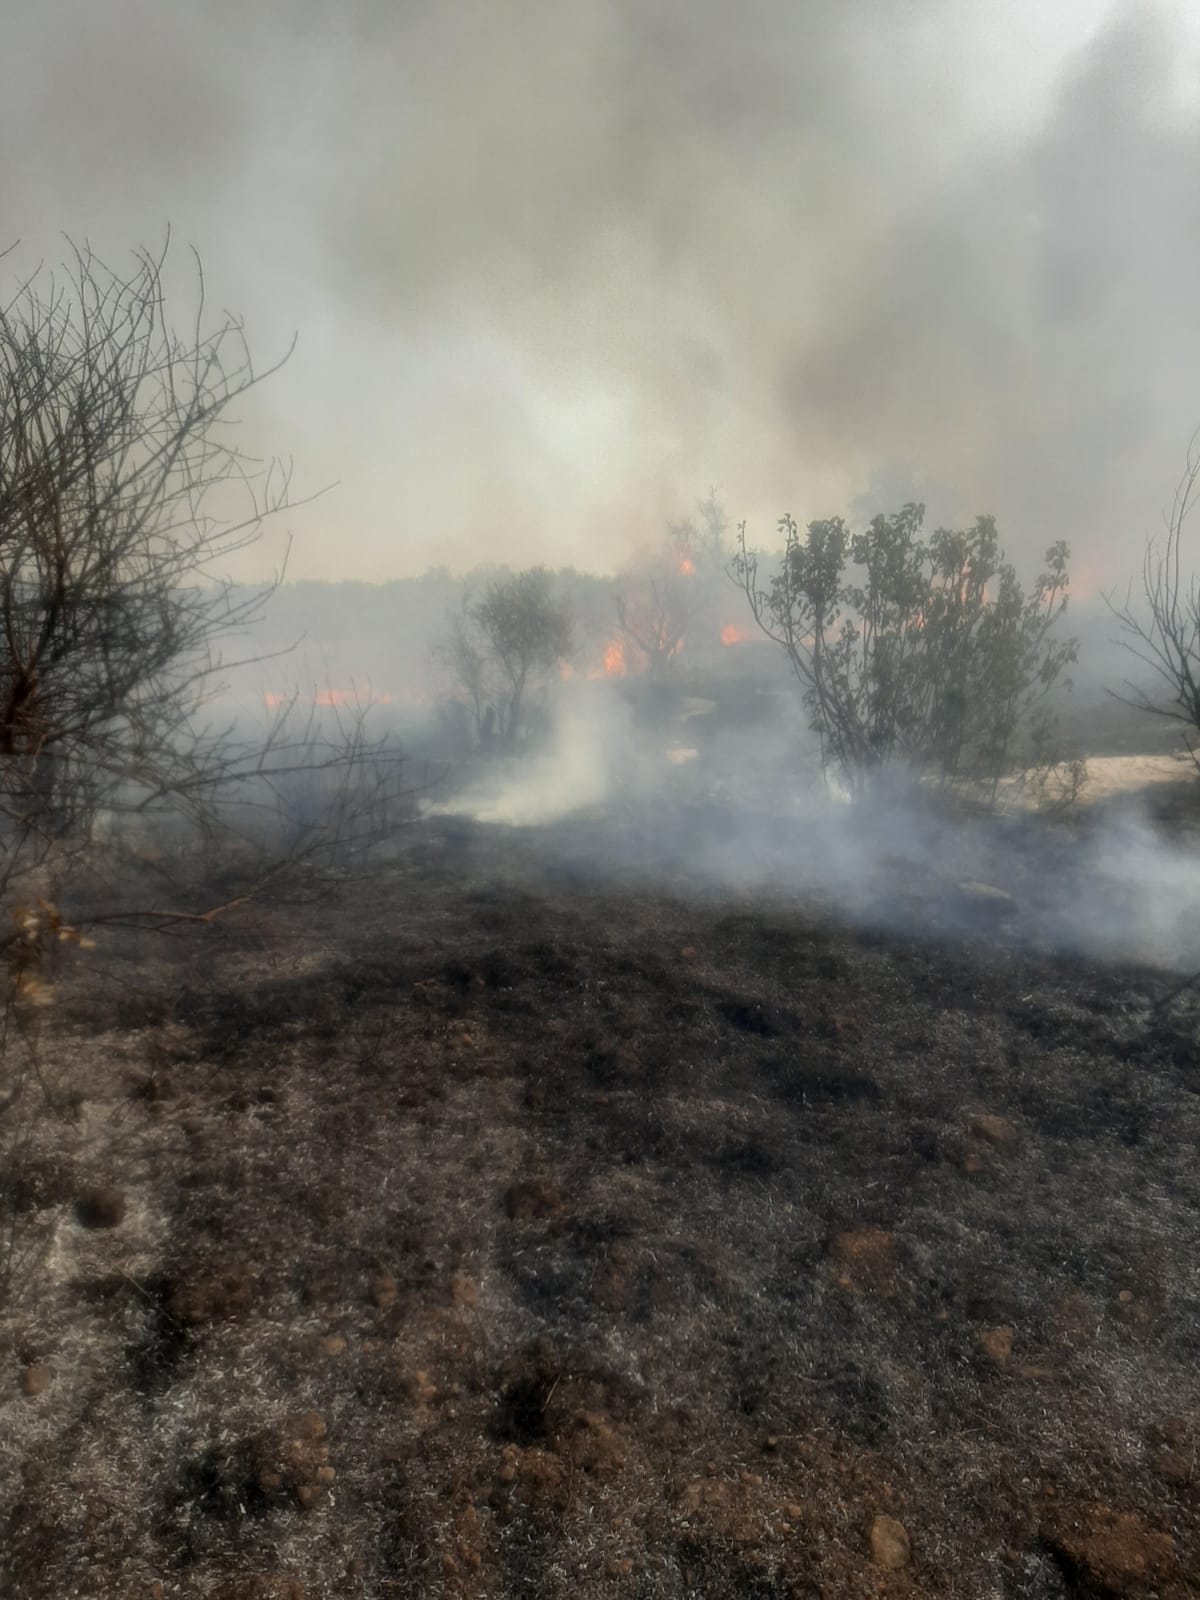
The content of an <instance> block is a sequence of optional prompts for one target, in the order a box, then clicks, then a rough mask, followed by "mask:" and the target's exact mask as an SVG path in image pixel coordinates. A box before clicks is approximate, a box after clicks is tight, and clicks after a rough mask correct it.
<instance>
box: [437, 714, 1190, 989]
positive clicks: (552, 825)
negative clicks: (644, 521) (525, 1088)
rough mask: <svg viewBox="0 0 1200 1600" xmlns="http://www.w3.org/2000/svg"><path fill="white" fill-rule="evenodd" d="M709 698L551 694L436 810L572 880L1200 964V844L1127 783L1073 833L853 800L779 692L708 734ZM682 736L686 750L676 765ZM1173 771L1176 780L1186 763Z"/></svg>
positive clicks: (904, 796)
mask: <svg viewBox="0 0 1200 1600" xmlns="http://www.w3.org/2000/svg"><path fill="white" fill-rule="evenodd" d="M716 711H717V707H716V705H715V704H714V703H713V702H698V701H685V702H682V704H678V705H676V707H675V710H674V715H673V716H669V717H658V718H655V717H653V716H645V715H643V716H637V715H635V714H634V712H633V711H632V710H631V708H630V706H629V705H628V704H627V703H626V702H625V700H624V699H623V698H622V696H621V695H620V692H619V691H617V690H615V689H614V687H613V686H612V685H607V684H594V685H586V686H581V691H580V693H579V694H578V695H576V696H565V697H564V698H563V700H562V702H560V707H559V716H558V723H557V727H556V729H555V732H554V735H553V737H552V739H551V740H550V742H549V744H548V746H547V748H546V750H545V751H544V752H543V753H542V754H541V755H540V756H537V757H533V758H531V759H527V760H515V761H512V762H510V763H503V762H502V763H498V764H494V765H492V766H491V767H490V769H485V771H484V772H483V773H482V774H481V775H478V776H476V777H475V778H474V779H473V780H472V781H470V782H469V783H468V784H467V785H466V786H465V787H463V788H461V789H460V790H459V791H458V792H456V793H453V794H451V795H449V796H446V797H443V798H441V799H440V800H438V801H437V802H436V803H433V804H429V805H427V806H426V807H425V808H424V810H425V816H426V818H427V820H428V821H430V822H432V823H434V824H436V823H437V822H438V820H439V819H445V818H458V819H462V820H464V821H469V822H470V823H473V824H478V825H483V826H487V827H494V828H500V829H501V830H503V831H504V832H505V833H506V834H507V836H508V837H509V838H510V839H512V840H514V841H516V842H517V845H518V848H520V846H521V842H522V841H523V843H524V845H525V846H527V847H528V848H529V849H531V850H533V851H534V852H535V854H536V856H537V858H538V861H539V864H540V867H541V870H543V871H544V872H548V873H553V872H555V871H564V872H568V873H570V874H571V875H572V877H573V878H574V879H575V880H576V881H589V880H590V881H592V882H595V883H597V884H601V885H604V886H611V885H612V884H614V883H617V884H624V885H626V886H628V887H631V888H634V887H636V888H638V889H645V888H647V887H653V888H656V889H659V890H667V891H670V892H673V893H681V894H685V895H708V894H712V893H717V894H720V895H722V896H728V895H732V896H733V897H735V898H738V897H743V898H745V897H748V898H750V899H752V900H753V902H754V903H755V904H756V905H759V906H763V905H768V904H770V903H771V902H773V901H778V899H779V898H780V897H785V898H791V899H795V898H800V899H801V900H802V901H804V902H805V903H807V904H809V905H810V906H814V907H816V908H819V909H821V910H822V911H824V912H827V913H829V914H831V915H832V916H834V917H836V918H840V919H842V920H844V921H849V922H853V923H856V924H859V925H865V926H871V927H877V928H887V929H890V930H891V931H893V932H897V933H900V934H902V935H906V936H917V937H920V938H922V939H924V938H929V937H933V938H935V939H936V938H943V939H946V940H951V941H961V940H963V939H968V940H972V939H975V940H983V941H986V942H987V943H989V944H996V943H999V944H1007V945H1010V946H1015V947H1017V948H1025V949H1033V950H1036V951H1039V952H1042V953H1047V954H1051V953H1052V954H1060V955H1061V954H1070V955H1075V956H1084V957H1087V958H1090V959H1097V960H1105V961H1117V962H1132V963H1145V964H1148V965H1151V966H1156V967H1160V968H1166V969H1175V970H1180V971H1194V970H1195V969H1196V968H1198V967H1200V910H1198V908H1200V855H1198V854H1197V852H1196V850H1195V845H1194V839H1189V838H1188V837H1186V835H1183V834H1181V833H1180V832H1179V831H1178V830H1176V831H1175V832H1172V831H1170V830H1167V829H1165V828H1163V827H1161V826H1158V825H1156V824H1155V823H1154V822H1153V820H1152V819H1151V816H1150V814H1149V812H1148V811H1147V809H1146V807H1145V803H1144V801H1143V800H1142V799H1140V798H1139V797H1138V796H1136V795H1133V796H1130V797H1128V798H1127V799H1126V800H1125V801H1118V802H1115V803H1106V804H1104V805H1103V806H1097V807H1096V810H1095V813H1094V814H1092V815H1088V814H1086V813H1085V814H1083V815H1082V816H1077V817H1076V818H1075V820H1074V822H1073V824H1072V825H1070V826H1054V825H1052V824H1047V822H1046V821H1045V820H1044V819H1042V818H1039V817H1037V816H1035V815H1034V814H1033V813H1032V811H1031V810H1029V809H1022V808H1020V807H1017V808H1015V809H1013V810H1012V811H1010V812H1009V813H1008V814H1007V815H1001V816H999V817H987V818H979V819H977V820H974V821H972V820H967V819H964V818H963V817H962V816H959V817H957V818H955V819H954V820H951V819H950V818H949V817H948V816H947V815H939V814H938V813H937V811H936V810H935V809H934V808H931V807H930V805H929V804H928V803H923V802H922V801H921V799H920V797H919V796H917V795H916V794H915V793H914V791H913V790H912V789H911V788H910V789H909V790H908V791H907V792H906V791H905V790H904V789H903V788H902V787H901V786H900V785H899V784H898V785H897V787H896V789H895V790H894V791H893V792H892V793H890V794H888V795H887V796H884V797H881V798H880V800H879V801H878V802H877V803H875V804H874V805H871V806H864V805H856V806H851V805H849V804H847V803H846V801H845V798H844V797H842V796H839V795H838V794H837V793H836V791H835V790H833V789H831V788H830V787H829V786H827V785H826V784H825V783H824V782H823V780H822V777H821V772H820V763H819V759H818V752H817V750H816V748H815V746H814V744H813V742H812V739H811V736H810V737H809V739H808V740H807V741H806V740H805V739H804V737H803V732H802V726H801V724H800V720H799V717H797V718H796V720H795V722H794V723H790V722H789V720H788V718H787V716H786V714H785V715H783V716H781V715H780V707H779V706H778V705H777V704H775V703H774V702H772V705H771V708H770V710H769V711H767V712H765V713H764V717H763V720H762V721H761V722H760V723H758V724H757V725H756V724H755V723H754V720H753V718H750V717H747V716H746V714H745V712H744V711H743V712H741V713H740V714H739V715H738V716H736V717H733V718H730V717H726V718H725V719H724V725H723V726H716V727H711V728H710V727H707V726H705V725H706V724H707V723H708V722H709V721H710V720H711V721H714V722H715V721H718V720H719V719H717V718H713V717H711V713H714V712H716ZM684 730H687V731H688V734H689V735H690V737H691V738H692V739H693V740H694V742H695V745H696V746H697V748H693V749H691V750H690V752H689V753H690V756H691V759H689V760H687V761H684V762H682V763H677V762H675V761H673V760H672V755H673V754H677V753H678V752H679V751H680V750H681V748H686V747H683V746H681V735H683V734H684ZM1181 776H1183V774H1182V773H1181Z"/></svg>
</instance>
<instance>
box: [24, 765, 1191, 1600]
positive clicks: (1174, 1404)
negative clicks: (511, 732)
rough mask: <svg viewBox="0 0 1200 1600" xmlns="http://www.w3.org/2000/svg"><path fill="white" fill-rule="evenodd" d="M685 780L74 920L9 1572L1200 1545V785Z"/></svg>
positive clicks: (263, 1597) (1001, 1578)
mask: <svg viewBox="0 0 1200 1600" xmlns="http://www.w3.org/2000/svg"><path fill="white" fill-rule="evenodd" d="M685 778H686V774H685ZM690 781H691V780H690V779H689V780H687V781H686V782H685V781H684V780H681V782H684V787H683V788H682V789H681V791H680V793H679V795H677V796H676V798H675V801H674V803H673V804H672V805H671V806H669V807H668V806H666V805H665V804H664V803H663V802H662V797H661V795H650V794H647V793H646V792H645V790H644V788H641V789H637V791H636V792H631V791H630V790H629V789H628V788H626V789H625V790H619V791H618V792H615V793H613V794H611V795H609V796H607V797H606V799H605V801H604V803H603V804H600V805H596V806H594V807H592V808H590V809H589V808H588V807H587V806H580V807H578V808H576V809H574V810H572V811H570V812H569V814H565V815H563V816H561V817H560V818H559V819H558V820H543V821H542V822H540V823H539V824H538V825H537V826H530V827H513V826H510V825H505V824H502V823H495V822H493V823H488V822H481V821H478V820H474V818H473V817H472V816H471V815H464V814H461V808H460V811H459V813H457V814H453V807H451V808H450V809H449V810H448V811H447V813H446V814H435V815H431V816H428V817H426V818H425V819H424V820H423V821H421V822H420V823H418V824H416V825H414V826H413V827H412V828H410V829H409V830H408V831H407V832H406V833H405V834H404V835H403V836H402V838H401V839H400V841H399V843H398V845H397V847H396V849H395V851H394V852H393V854H392V857H391V859H390V860H389V861H387V862H386V863H385V864H383V865H381V866H379V867H378V868H376V869H374V870H373V871H372V872H371V873H369V874H367V875H365V876H363V877H361V878H358V879H353V880H348V881H346V882H345V883H343V884H342V885H341V887H340V889H339V890H338V892H337V893H336V894H335V895H333V896H332V897H331V898H325V899H321V900H318V901H313V902H307V903H305V902H298V903H287V902H286V901H285V900H276V901H273V902H266V901H264V902H262V903H259V904H258V905H256V906H254V907H253V908H251V909H250V910H249V911H248V912H247V913H246V914H245V915H243V916H242V917H241V918H240V920H236V921H231V922H229V923H228V924H227V925H225V926H224V927H223V928H222V927H216V928H213V929H210V930H206V932H205V936H204V937H203V939H200V940H196V939H188V940H180V941H169V940H161V939H160V940H157V941H148V940H147V941H144V942H141V943H137V944H134V943H124V944H122V943H120V942H119V941H117V940H116V939H115V938H114V939H112V940H110V941H106V943H105V946H104V948H102V950H101V951H98V952H97V953H95V954H94V955H93V956H91V957H89V958H83V957H81V958H79V959H77V960H76V961H75V962H74V963H73V965H72V966H71V968H70V969H69V970H68V971H66V972H65V973H64V977H63V984H62V989H61V992H60V1001H59V1004H58V1006H57V1007H56V1008H55V1009H54V1011H53V1012H51V1013H48V1014H47V1017H46V1021H45V1024H44V1031H45V1037H44V1039H43V1044H42V1050H43V1055H44V1057H45V1060H46V1063H47V1073H48V1075H49V1076H50V1078H51V1079H52V1081H53V1084H54V1087H55V1099H54V1103H53V1111H52V1113H49V1114H48V1115H47V1117H46V1118H45V1119H44V1120H43V1122H42V1124H41V1127H40V1129H39V1132H38V1137H37V1140H36V1141H35V1143H34V1144H33V1145H32V1146H31V1147H30V1148H29V1149H28V1150H27V1151H26V1153H25V1156H24V1157H23V1163H24V1164H23V1166H22V1167H21V1169H20V1170H19V1171H18V1174H17V1179H18V1182H17V1185H16V1187H15V1188H13V1190H12V1195H13V1196H15V1198H16V1201H17V1202H18V1203H19V1205H20V1207H21V1213H20V1214H21V1218H22V1220H23V1224H27V1225H28V1227H29V1228H30V1230H31V1231H32V1232H34V1233H36V1232H37V1231H38V1229H40V1230H41V1237H42V1238H43V1239H44V1241H45V1244H46V1249H45V1253H44V1254H43V1255H42V1256H41V1257H40V1258H39V1259H37V1260H36V1261H35V1262H34V1264H33V1265H32V1266H31V1267H30V1269H29V1271H28V1274H27V1278H26V1281H25V1283H24V1286H23V1289H22V1292H21V1293H20V1295H19V1296H18V1297H17V1298H15V1299H14V1302H13V1304H12V1306H11V1307H10V1309H9V1311H8V1312H7V1313H6V1316H5V1322H4V1334H3V1338H4V1343H3V1371H4V1374H5V1377H4V1389H5V1392H4V1394H3V1397H2V1399H0V1528H2V1537H0V1575H2V1576H0V1591H2V1592H3V1593H4V1594H5V1595H12V1596H13V1597H14V1600H42V1597H46V1600H49V1597H55V1600H58V1597H65V1596H80V1597H88V1600H92V1597H96V1600H99V1597H101V1596H104V1597H106V1600H107V1597H110V1596H122V1597H129V1600H151V1597H166V1596H186V1597H189V1600H191V1597H202V1596H203V1597H212V1596H217V1597H220V1600H275V1597H289V1600H297V1597H300V1596H304V1597H306V1600H313V1597H317V1596H321V1597H324V1596H331V1597H332V1596H359V1595H361V1596H364V1597H366V1596H370V1597H380V1600H382V1597H390V1596H418V1595H421V1596H423V1595H431V1596H437V1595H443V1596H447V1597H463V1600H466V1597H479V1600H484V1597H497V1600H499V1597H506V1600H507V1597H517V1596H522V1597H525V1596H529V1597H532V1596H563V1597H566V1596H597V1597H600V1596H605V1597H607V1596H613V1597H617V1596H627V1597H645V1600H650V1597H659V1596H662V1597H667V1596H671V1597H684V1596H695V1597H700V1596H743V1597H751V1600H776V1597H780V1600H782V1597H785V1596H796V1597H801V1596H802V1597H809V1600H813V1597H817V1596H822V1597H825V1600H831V1597H842V1596H846V1597H849V1596H897V1597H899V1596H913V1597H915V1596H924V1597H933V1596H938V1597H943V1596H944V1597H961V1600H967V1597H985V1596H995V1597H1004V1600H1008V1597H1013V1600H1016V1597H1019V1596H1021V1597H1030V1600H1033V1597H1070V1596H1113V1595H1128V1596H1139V1597H1149V1596H1161V1597H1172V1600H1184V1597H1185V1596H1191V1595H1194V1594H1196V1593H1197V1592H1198V1591H1200V1277H1198V1275H1197V1266H1196V1263H1197V1261H1198V1260H1200V1165H1198V1163H1197V1159H1196V1152H1197V1149H1198V1147H1200V1061H1198V1053H1197V1018H1198V1015H1200V1005H1198V1001H1197V994H1196V990H1195V989H1184V990H1183V992H1182V993H1180V994H1179V995H1178V996H1177V998H1175V999H1174V1000H1173V1001H1172V1002H1171V1003H1170V1004H1167V1005H1161V1004H1159V1002H1161V1001H1162V1000H1163V999H1164V997H1165V996H1167V995H1168V994H1169V992H1170V991H1171V989H1172V988H1173V987H1175V986H1177V985H1178V984H1179V982H1180V981H1181V979H1182V978H1184V977H1186V976H1187V975H1188V972H1189V970H1190V969H1189V966H1188V963H1189V961H1191V963H1192V968H1194V967H1200V954H1198V953H1197V952H1196V950H1195V938H1196V929H1195V925H1194V922H1193V921H1191V920H1189V919H1190V917H1191V914H1192V907H1193V906H1194V903H1195V901H1194V896H1193V895H1192V891H1191V884H1192V883H1193V882H1194V878H1193V877H1192V876H1190V874H1194V872H1195V861H1196V851H1195V843H1194V833H1193V832H1192V831H1191V824H1190V821H1189V820H1188V819H1194V817H1195V815H1196V813H1195V809H1194V801H1193V800H1192V799H1191V797H1190V795H1189V794H1186V793H1185V794H1184V795H1183V797H1182V799H1180V798H1179V796H1177V795H1176V794H1175V792H1174V791H1172V792H1171V794H1170V796H1169V797H1167V793H1166V791H1165V790H1164V791H1162V794H1161V795H1160V798H1159V800H1158V802H1157V806H1158V814H1157V816H1156V815H1155V814H1154V813H1153V812H1152V811H1151V812H1147V811H1146V810H1145V808H1143V810H1142V811H1141V812H1140V813H1138V814H1137V817H1136V820H1131V818H1130V817H1129V816H1124V817H1123V816H1122V815H1121V814H1120V812H1119V811H1118V813H1117V814H1115V815H1113V816H1109V815H1107V814H1106V813H1105V814H1102V813H1101V811H1099V810H1098V811H1096V812H1094V813H1092V814H1091V815H1090V816H1089V817H1088V818H1086V819H1085V820H1083V821H1082V822H1081V821H1078V820H1077V821H1075V822H1072V823H1062V822H1046V821H1043V820H1036V819H1029V818H1025V819H1021V818H1017V819H1010V820H1009V821H1007V822H1004V823H996V822H988V821H984V820H980V819H977V820H975V821H974V822H971V821H963V820H961V819H959V820H957V821H955V822H954V823H953V824H951V822H950V821H949V820H948V818H947V817H946V816H944V815H943V816H940V817H930V816H928V815H926V816H925V817H924V819H923V820H921V821H918V820H916V818H915V816H914V815H912V814H908V813H903V814H902V813H899V812H890V813H889V812H886V811H885V812H883V813H881V814H880V815H879V816H878V817H877V818H876V820H875V821H874V822H873V823H871V824H870V825H869V826H868V825H867V824H864V823H863V822H862V820H861V818H858V819H857V820H856V822H855V824H854V828H853V830H852V831H847V824H846V821H845V818H846V816H847V815H848V813H846V812H845V811H844V810H843V811H841V812H838V813H836V814H818V813H816V812H805V811H804V810H803V808H801V809H800V810H799V811H797V810H796V809H792V810H790V811H789V810H786V809H782V810H781V809H776V810H775V811H774V812H770V811H769V810H768V809H767V808H765V807H764V808H763V809H762V810H761V811H760V812H759V813H757V814H753V815H752V814H751V813H750V812H748V811H747V809H746V807H745V806H741V805H739V806H738V807H736V808H735V807H733V806H732V805H731V804H730V802H729V798H728V796H727V795H726V796H723V795H722V794H721V793H720V792H718V791H714V790H713V789H712V788H711V786H705V785H703V784H700V785H697V784H695V783H694V782H693V783H692V784H691V787H688V786H687V785H688V782H690ZM468 809H469V808H468ZM476 809H478V808H476ZM1181 818H1182V819H1183V820H1181ZM852 866H853V870H851V867H852ZM1193 957H1194V959H1193ZM1156 1007H1157V1009H1156ZM81 1197H82V1199H81Z"/></svg>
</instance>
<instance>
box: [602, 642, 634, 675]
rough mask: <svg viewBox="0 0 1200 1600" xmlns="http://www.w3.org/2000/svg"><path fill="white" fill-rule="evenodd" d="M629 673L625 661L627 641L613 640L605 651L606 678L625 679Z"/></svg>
mask: <svg viewBox="0 0 1200 1600" xmlns="http://www.w3.org/2000/svg"><path fill="white" fill-rule="evenodd" d="M628 671H629V666H628V664H627V662H626V660H625V641H624V640H623V639H613V640H611V641H610V642H609V644H608V646H607V647H606V649H605V651H604V676H605V677H606V678H623V677H624V676H625V675H626V673H627V672H628Z"/></svg>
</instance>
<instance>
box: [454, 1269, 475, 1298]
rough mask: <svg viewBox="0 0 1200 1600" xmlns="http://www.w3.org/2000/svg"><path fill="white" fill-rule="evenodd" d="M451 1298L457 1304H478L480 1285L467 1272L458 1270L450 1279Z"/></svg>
mask: <svg viewBox="0 0 1200 1600" xmlns="http://www.w3.org/2000/svg"><path fill="white" fill-rule="evenodd" d="M450 1299H451V1301H452V1302H453V1304H454V1305H456V1306H477V1305H478V1304H479V1285H478V1284H477V1283H476V1282H475V1280H474V1279H473V1278H469V1277H468V1276H467V1274H466V1273H465V1272H456V1273H455V1274H454V1276H453V1277H452V1278H451V1279H450Z"/></svg>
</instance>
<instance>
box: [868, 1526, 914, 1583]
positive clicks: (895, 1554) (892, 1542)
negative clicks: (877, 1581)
mask: <svg viewBox="0 0 1200 1600" xmlns="http://www.w3.org/2000/svg"><path fill="white" fill-rule="evenodd" d="M870 1537H871V1559H872V1561H874V1562H875V1565H876V1566H878V1567H883V1568H884V1569H885V1570H886V1571H888V1572H898V1571H899V1570H900V1568H901V1567H906V1566H907V1565H908V1563H909V1561H910V1559H911V1557H912V1541H911V1540H910V1539H909V1537H908V1529H907V1528H906V1527H905V1526H904V1524H903V1523H902V1522H897V1521H896V1519H895V1517H883V1516H881V1517H876V1518H875V1520H874V1522H872V1524H871V1535H870Z"/></svg>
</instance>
